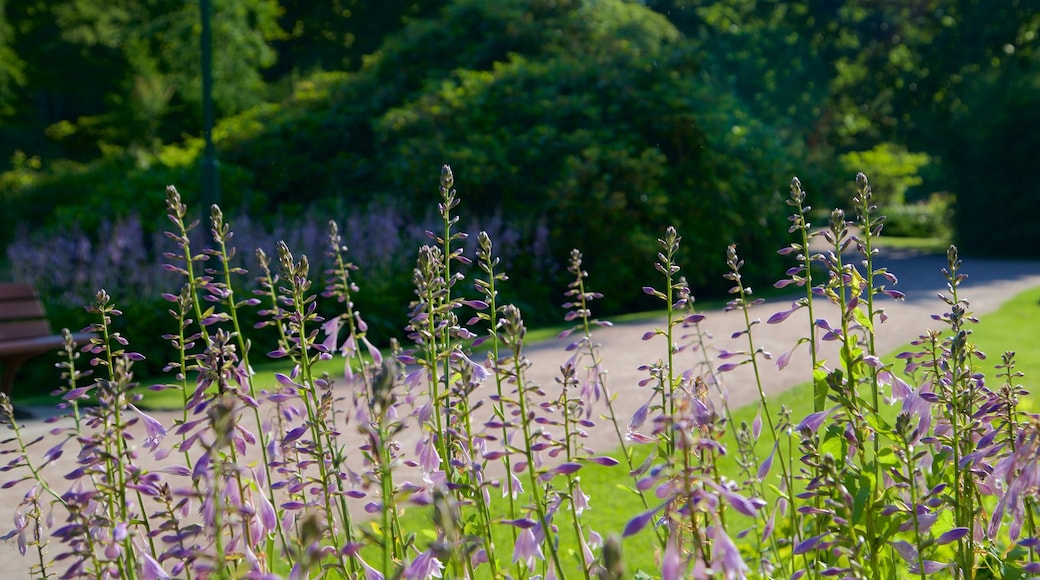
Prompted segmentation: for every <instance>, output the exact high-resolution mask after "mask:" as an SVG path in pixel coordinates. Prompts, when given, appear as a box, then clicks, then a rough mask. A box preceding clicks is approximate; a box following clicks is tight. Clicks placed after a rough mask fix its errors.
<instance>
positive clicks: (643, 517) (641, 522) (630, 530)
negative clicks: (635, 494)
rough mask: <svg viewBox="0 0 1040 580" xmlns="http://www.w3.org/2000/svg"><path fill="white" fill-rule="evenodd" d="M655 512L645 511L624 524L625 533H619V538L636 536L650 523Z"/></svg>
mask: <svg viewBox="0 0 1040 580" xmlns="http://www.w3.org/2000/svg"><path fill="white" fill-rule="evenodd" d="M656 512H657V510H650V511H646V512H643V513H641V514H639V515H638V516H636V517H634V518H632V519H631V520H629V521H628V523H627V524H625V531H623V532H622V533H621V536H622V537H625V538H627V537H629V536H634V535H636V534H638V533H639V531H640V530H642V529H643V528H645V527H646V524H648V523H650V520H651V519H653V517H654V513H656Z"/></svg>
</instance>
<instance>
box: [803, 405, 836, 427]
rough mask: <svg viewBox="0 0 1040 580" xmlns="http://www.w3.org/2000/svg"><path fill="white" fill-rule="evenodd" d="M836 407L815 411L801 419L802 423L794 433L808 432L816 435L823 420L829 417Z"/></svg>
mask: <svg viewBox="0 0 1040 580" xmlns="http://www.w3.org/2000/svg"><path fill="white" fill-rule="evenodd" d="M835 409H837V407H832V408H830V409H826V410H823V411H817V412H815V413H812V414H810V415H808V416H806V417H805V418H804V419H802V422H801V423H799V424H798V427H796V428H795V430H796V431H809V432H810V433H816V432H817V431H818V430H819V429H820V426H821V425H823V422H824V420H826V419H827V416H828V415H830V414H831V413H832V412H834V410H835Z"/></svg>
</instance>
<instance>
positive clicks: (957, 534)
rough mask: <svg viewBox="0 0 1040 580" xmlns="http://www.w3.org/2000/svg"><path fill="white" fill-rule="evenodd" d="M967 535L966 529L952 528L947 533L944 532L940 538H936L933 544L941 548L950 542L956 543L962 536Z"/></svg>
mask: <svg viewBox="0 0 1040 580" xmlns="http://www.w3.org/2000/svg"><path fill="white" fill-rule="evenodd" d="M967 535H968V528H953V529H952V530H950V531H948V532H944V533H943V534H942V535H941V536H939V537H938V538H936V540H935V543H936V544H938V545H940V546H942V545H944V544H949V543H950V542H956V541H957V540H960V539H961V538H963V537H964V536H967Z"/></svg>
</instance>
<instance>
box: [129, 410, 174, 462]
mask: <svg viewBox="0 0 1040 580" xmlns="http://www.w3.org/2000/svg"><path fill="white" fill-rule="evenodd" d="M130 409H131V410H133V411H134V412H135V413H137V416H138V417H140V418H141V422H142V423H144V430H145V432H146V433H147V436H146V437H145V440H144V446H145V447H146V448H148V449H151V450H153V451H154V450H155V449H156V448H157V447H159V443H161V442H162V440H163V437H166V427H163V424H162V423H160V422H159V421H158V420H157V419H156V418H155V417H152V416H151V415H149V414H147V413H145V412H144V411H142V410H140V409H138V408H137V407H135V406H134V405H130Z"/></svg>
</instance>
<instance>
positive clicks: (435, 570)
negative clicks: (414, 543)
mask: <svg viewBox="0 0 1040 580" xmlns="http://www.w3.org/2000/svg"><path fill="white" fill-rule="evenodd" d="M443 569H444V564H442V563H441V561H440V560H438V559H437V558H435V557H434V555H433V552H431V551H430V550H426V551H425V552H422V553H421V554H419V555H418V556H416V557H415V559H414V560H412V563H411V564H409V565H408V567H407V568H405V569H404V574H403V576H402V577H403V578H405V579H406V580H420V579H425V578H441V570H443Z"/></svg>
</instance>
